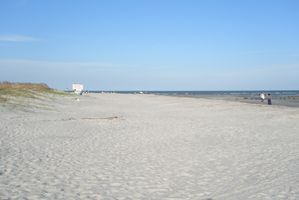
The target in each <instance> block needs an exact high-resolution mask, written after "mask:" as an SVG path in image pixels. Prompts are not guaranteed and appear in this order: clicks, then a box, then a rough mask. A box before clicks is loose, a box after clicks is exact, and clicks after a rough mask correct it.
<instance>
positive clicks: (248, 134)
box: [0, 94, 299, 200]
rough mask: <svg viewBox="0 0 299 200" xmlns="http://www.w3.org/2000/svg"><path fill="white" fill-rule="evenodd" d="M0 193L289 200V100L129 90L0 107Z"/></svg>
mask: <svg viewBox="0 0 299 200" xmlns="http://www.w3.org/2000/svg"><path fill="white" fill-rule="evenodd" d="M76 98H78V99H79V101H77V100H76ZM0 199H30V200H32V199H119V200H121V199H126V200H127V199H203V200H207V199H209V200H223V199H230V200H231V199H294V200H295V199H299V108H290V107H283V106H268V105H255V104H246V103H239V102H232V101H224V100H212V99H200V98H197V99H195V98H184V97H168V96H158V95H134V94H87V95H85V96H66V97H57V98H53V100H51V101H50V100H48V101H47V102H45V103H44V104H43V106H41V107H27V108H26V109H19V108H14V107H13V106H5V107H4V106H0Z"/></svg>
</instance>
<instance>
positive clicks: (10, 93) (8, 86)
mask: <svg viewBox="0 0 299 200" xmlns="http://www.w3.org/2000/svg"><path fill="white" fill-rule="evenodd" d="M45 94H53V95H68V94H67V93H66V92H63V91H58V90H54V89H52V88H50V87H49V86H48V85H47V84H44V83H13V82H0V103H5V102H7V101H9V99H11V98H18V99H19V98H26V99H39V98H40V97H41V96H43V95H45Z"/></svg>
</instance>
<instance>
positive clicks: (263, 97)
mask: <svg viewBox="0 0 299 200" xmlns="http://www.w3.org/2000/svg"><path fill="white" fill-rule="evenodd" d="M260 98H261V99H262V102H264V100H265V99H266V95H265V93H263V92H262V93H261V94H260Z"/></svg>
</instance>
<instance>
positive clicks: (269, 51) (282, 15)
mask: <svg viewBox="0 0 299 200" xmlns="http://www.w3.org/2000/svg"><path fill="white" fill-rule="evenodd" d="M4 80H8V81H17V82H24V81H25V82H45V83H47V84H49V86H51V87H54V88H58V89H66V88H69V87H70V85H71V83H73V82H79V83H83V84H84V85H85V86H86V88H87V89H99V90H136V89H138V90H269V89H299V1H298V0H293V1H291V0H235V1H232V0H227V1H226V0H218V1H216V0H206V1H204V0H193V1H191V0H135V1H131V0H126V1H123V0H119V1H114V0H106V1H100V0H88V1H86V0H43V1H41V0H0V81H4Z"/></svg>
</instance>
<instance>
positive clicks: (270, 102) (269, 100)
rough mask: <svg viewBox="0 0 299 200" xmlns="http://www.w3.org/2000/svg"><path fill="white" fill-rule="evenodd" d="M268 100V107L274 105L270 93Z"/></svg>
mask: <svg viewBox="0 0 299 200" xmlns="http://www.w3.org/2000/svg"><path fill="white" fill-rule="evenodd" d="M267 100H268V105H272V101H271V94H270V93H268V95H267Z"/></svg>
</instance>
